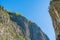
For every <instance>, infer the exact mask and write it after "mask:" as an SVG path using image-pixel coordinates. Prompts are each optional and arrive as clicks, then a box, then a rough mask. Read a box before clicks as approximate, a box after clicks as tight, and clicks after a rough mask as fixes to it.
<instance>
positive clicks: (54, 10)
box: [49, 0, 60, 40]
mask: <svg viewBox="0 0 60 40" xmlns="http://www.w3.org/2000/svg"><path fill="white" fill-rule="evenodd" d="M49 13H50V16H51V18H52V23H53V26H54V29H55V34H56V40H60V0H52V1H51V2H50V7H49Z"/></svg>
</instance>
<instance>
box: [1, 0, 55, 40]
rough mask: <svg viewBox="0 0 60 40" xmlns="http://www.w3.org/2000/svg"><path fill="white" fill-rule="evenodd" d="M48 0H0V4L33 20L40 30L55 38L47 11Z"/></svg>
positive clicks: (52, 38) (53, 39)
mask: <svg viewBox="0 0 60 40" xmlns="http://www.w3.org/2000/svg"><path fill="white" fill-rule="evenodd" d="M49 2H50V1H49V0H0V5H2V6H4V8H5V9H7V10H9V11H13V12H19V13H21V14H22V15H24V16H25V17H26V18H27V19H29V20H32V21H33V22H35V23H36V24H37V25H38V26H39V27H40V28H41V29H42V31H43V32H44V33H45V34H46V35H47V36H48V37H49V38H50V40H55V33H54V29H53V26H52V22H51V18H50V15H49V12H48V7H49Z"/></svg>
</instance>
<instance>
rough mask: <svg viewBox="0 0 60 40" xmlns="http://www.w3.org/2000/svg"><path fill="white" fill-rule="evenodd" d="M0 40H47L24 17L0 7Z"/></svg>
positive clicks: (44, 35) (40, 31)
mask: <svg viewBox="0 0 60 40" xmlns="http://www.w3.org/2000/svg"><path fill="white" fill-rule="evenodd" d="M0 40H49V38H48V37H47V36H46V34H44V33H43V32H42V30H41V29H40V28H39V27H38V26H37V25H36V24H35V23H33V22H31V21H29V20H27V19H26V18H25V17H24V16H22V15H20V14H17V13H15V12H9V11H6V10H4V9H3V7H0Z"/></svg>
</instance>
